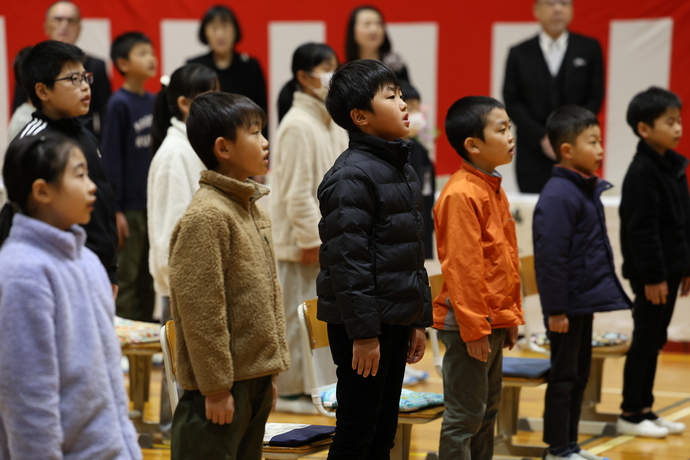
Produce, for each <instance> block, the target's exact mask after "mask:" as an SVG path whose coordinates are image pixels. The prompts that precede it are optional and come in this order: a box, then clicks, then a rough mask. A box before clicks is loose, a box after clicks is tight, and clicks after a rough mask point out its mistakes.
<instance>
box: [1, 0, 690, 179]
mask: <svg viewBox="0 0 690 460" xmlns="http://www.w3.org/2000/svg"><path fill="white" fill-rule="evenodd" d="M52 2H53V1H52V0H31V2H30V4H28V3H27V2H21V1H19V0H7V1H3V2H1V3H0V15H1V16H4V17H5V21H6V28H7V42H8V43H7V46H8V49H7V55H8V69H10V72H9V73H10V74H11V68H12V65H11V64H12V60H13V58H14V55H15V54H16V53H17V51H19V50H20V49H21V48H22V47H24V46H27V45H29V44H32V43H36V42H38V41H41V40H43V39H44V34H43V18H44V13H45V11H46V9H47V7H48V6H49V5H50V4H51V3H52ZM76 3H77V4H79V6H80V8H81V11H82V16H83V17H85V18H109V19H110V20H111V31H112V34H113V36H116V35H118V34H120V33H122V32H125V31H128V30H141V31H143V32H144V33H146V34H147V35H149V36H150V37H151V39H152V40H153V43H154V46H155V47H156V48H157V50H160V43H159V42H160V30H159V24H160V21H161V20H162V19H183V18H184V19H186V18H200V17H201V16H202V14H203V12H204V11H205V10H206V9H207V8H208V7H209V6H211V5H213V4H216V3H218V2H217V1H214V0H196V1H195V0H146V1H140V0H110V1H103V0H100V1H99V0H91V1H88V2H84V1H77V2H76ZM361 3H362V2H359V1H352V0H344V1H339V2H324V1H316V0H299V1H297V2H285V1H277V0H268V1H263V2H250V1H243V2H232V3H230V4H229V5H230V6H231V7H232V8H233V10H234V11H235V12H236V14H237V16H238V19H239V21H240V23H241V26H242V33H243V35H244V37H243V41H242V43H241V44H240V46H239V49H240V50H242V51H245V52H247V53H249V54H251V55H253V56H255V57H257V58H258V59H259V61H261V63H262V65H263V66H264V69H265V70H266V71H267V72H270V68H268V51H269V50H268V24H269V22H271V21H291V20H309V21H324V22H325V23H326V25H327V41H328V43H329V44H330V45H331V46H333V47H334V48H335V49H336V50H337V51H338V52H339V54H340V57H341V58H342V57H344V42H345V28H346V24H347V18H348V16H349V13H350V11H351V9H352V8H353V7H354V6H358V5H360V4H361ZM371 3H372V4H375V5H376V6H378V7H379V8H380V9H381V10H382V11H383V12H384V15H385V17H386V20H387V21H389V22H417V21H423V22H429V21H431V22H436V23H438V25H439V41H438V42H439V49H438V57H439V59H438V62H439V69H438V107H437V111H438V120H439V125H442V121H443V119H444V115H445V112H446V110H447V108H448V107H449V106H450V104H452V103H453V102H454V101H455V100H456V99H458V98H459V97H462V96H465V95H469V94H489V92H490V72H491V55H490V54H491V26H492V24H493V23H494V22H511V21H532V20H533V17H532V0H519V1H515V0H494V1H474V0H440V1H436V2H421V3H418V2H417V3H400V2H399V1H392V0H378V1H374V2H371ZM27 6H28V8H27ZM660 17H670V18H673V20H674V28H673V43H672V60H671V82H670V89H671V90H672V91H674V92H676V93H678V94H679V95H680V97H681V98H682V99H683V100H684V101H685V102H686V103H690V60H689V58H688V56H690V2H688V1H685V0H608V1H601V0H576V1H575V17H574V20H573V23H572V25H571V29H572V30H574V31H576V32H579V33H583V34H586V35H590V36H593V37H596V38H598V39H599V41H600V42H601V45H602V47H603V50H604V60H605V62H606V56H607V48H608V41H609V22H610V21H611V20H616V19H641V18H660ZM189 39H190V40H196V37H189ZM393 45H394V47H395V44H393ZM640 65H644V63H640ZM0 78H9V80H10V85H9V88H10V94H11V91H12V88H14V79H13V77H12V75H8V76H7V77H5V76H1V75H0ZM121 83H122V81H121V77H120V76H119V75H116V76H115V77H114V81H113V86H114V87H119V86H120V85H121ZM156 86H157V85H156V82H155V80H152V81H151V87H150V89H151V90H155V88H156ZM1 97H2V99H0V101H2V102H0V103H6V104H10V98H9V95H2V96H1ZM621 110H625V107H621ZM604 113H605V109H602V111H601V118H602V122H605V120H604V119H603V114H604ZM439 127H440V128H441V136H440V138H439V140H438V154H437V163H438V164H437V168H438V170H439V171H438V172H439V173H440V174H448V173H451V172H453V171H454V170H455V169H456V168H457V166H458V165H459V163H460V161H459V157H457V155H456V154H455V153H454V152H453V151H452V149H451V147H450V145H449V144H448V142H447V141H446V140H445V137H444V134H443V129H442V126H439ZM687 137H688V136H686V139H685V140H683V141H682V143H681V145H680V146H679V148H678V149H679V150H680V151H684V152H685V153H690V141H688V140H687Z"/></svg>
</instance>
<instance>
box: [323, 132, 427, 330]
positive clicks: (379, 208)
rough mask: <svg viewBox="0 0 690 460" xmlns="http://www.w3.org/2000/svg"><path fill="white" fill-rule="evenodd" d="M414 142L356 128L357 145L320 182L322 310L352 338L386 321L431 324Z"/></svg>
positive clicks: (353, 137) (353, 138) (352, 142)
mask: <svg viewBox="0 0 690 460" xmlns="http://www.w3.org/2000/svg"><path fill="white" fill-rule="evenodd" d="M411 148H412V144H411V143H410V142H407V141H404V140H402V139H397V140H395V141H393V142H387V141H385V140H383V139H380V138H377V137H374V136H369V135H366V134H363V133H350V145H349V148H348V149H347V150H345V151H344V152H343V153H342V154H341V155H340V156H339V157H338V159H337V160H336V162H335V164H334V165H333V167H332V168H331V169H330V170H329V171H328V172H327V173H326V175H325V176H324V178H323V181H322V182H321V185H319V189H318V197H319V208H320V210H321V216H322V217H321V221H320V222H319V235H320V237H321V241H322V243H323V244H322V245H321V251H320V253H319V262H320V264H321V271H320V272H319V276H318V278H317V281H316V292H317V294H318V297H319V304H318V314H317V316H318V318H319V319H320V320H322V321H326V322H327V323H331V324H344V325H345V328H346V330H347V333H348V335H349V337H350V339H366V338H372V337H377V336H379V335H380V334H381V324H392V325H400V326H410V325H414V326H417V327H427V326H430V325H431V291H430V289H429V279H428V276H427V273H426V269H425V268H424V244H423V242H422V238H423V234H424V224H423V222H422V215H421V209H422V200H421V198H422V195H421V190H420V184H419V180H418V178H417V175H416V174H415V172H414V169H412V166H410V163H409V157H410V151H411Z"/></svg>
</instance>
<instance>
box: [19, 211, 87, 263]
mask: <svg viewBox="0 0 690 460" xmlns="http://www.w3.org/2000/svg"><path fill="white" fill-rule="evenodd" d="M10 237H12V238H16V239H18V240H20V241H24V242H28V243H29V244H31V245H33V246H36V247H39V248H42V249H46V250H49V251H51V252H57V253H58V254H61V255H62V256H64V257H67V258H68V259H72V260H75V259H78V258H79V256H80V254H81V250H82V248H83V247H84V243H86V232H85V231H84V229H83V228H81V227H80V226H78V225H73V226H71V227H70V228H69V229H68V230H66V231H64V230H60V229H59V228H56V227H53V226H52V225H50V224H47V223H45V222H43V221H40V220H38V219H34V218H33V217H29V216H25V215H24V214H21V213H17V214H15V215H14V217H13V218H12V227H11V228H10Z"/></svg>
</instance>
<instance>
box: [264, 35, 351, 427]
mask: <svg viewBox="0 0 690 460" xmlns="http://www.w3.org/2000/svg"><path fill="white" fill-rule="evenodd" d="M337 68H338V59H337V58H336V56H335V52H334V51H333V50H332V49H331V47H330V46H328V45H324V44H321V43H307V44H305V45H302V46H300V47H299V48H297V49H296V50H295V53H294V54H293V56H292V75H293V78H292V80H290V81H289V82H288V83H287V84H286V85H285V86H284V87H283V90H282V91H281V92H280V97H279V98H278V113H279V116H280V115H284V117H283V118H282V120H281V121H280V125H279V126H278V133H277V135H276V142H275V143H274V148H273V153H272V154H271V162H272V164H273V168H272V171H271V186H272V188H273V196H272V197H271V218H272V219H273V234H274V236H275V248H276V258H277V259H278V277H279V278H280V285H281V287H282V288H283V304H284V305H285V321H286V325H287V341H288V348H289V349H290V370H289V371H287V372H284V373H282V374H280V376H279V377H278V395H279V399H278V402H277V403H276V410H279V411H284V412H294V413H306V414H310V413H311V414H316V408H315V407H314V403H313V402H312V400H311V396H310V393H311V388H309V386H308V379H307V375H308V374H307V370H306V365H305V361H304V359H305V358H304V353H303V352H302V337H301V334H300V326H299V318H298V316H297V305H299V304H300V303H301V302H303V301H305V300H307V299H313V298H314V297H316V276H317V275H318V274H319V247H320V245H321V240H320V239H319V228H318V227H319V218H320V217H321V216H320V214H319V202H318V200H317V198H316V193H317V189H318V187H319V184H320V183H321V179H323V176H324V174H326V172H328V170H329V169H330V167H331V166H333V163H334V162H335V159H336V158H338V155H340V154H341V153H342V151H343V150H345V149H346V148H347V132H346V131H345V130H344V129H343V128H341V127H340V126H338V125H337V124H335V123H334V122H333V120H332V119H331V116H330V115H328V112H327V111H326V104H325V100H326V94H328V84H329V82H330V80H331V76H332V75H333V72H334V71H335V70H336V69H337Z"/></svg>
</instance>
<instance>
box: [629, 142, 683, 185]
mask: <svg viewBox="0 0 690 460" xmlns="http://www.w3.org/2000/svg"><path fill="white" fill-rule="evenodd" d="M637 153H638V155H642V156H645V157H647V158H651V159H652V160H654V161H655V162H656V163H657V164H658V165H659V166H661V167H662V168H664V169H666V170H668V171H670V172H673V173H675V174H676V175H677V176H678V177H680V176H682V175H683V174H685V169H686V168H687V167H688V159H687V158H685V157H684V156H683V155H681V154H679V153H677V152H674V151H673V150H671V149H668V150H666V151H665V152H664V154H663V155H659V152H657V151H656V150H654V149H653V148H652V147H650V146H649V144H647V143H646V142H645V141H640V142H638V143H637Z"/></svg>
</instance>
